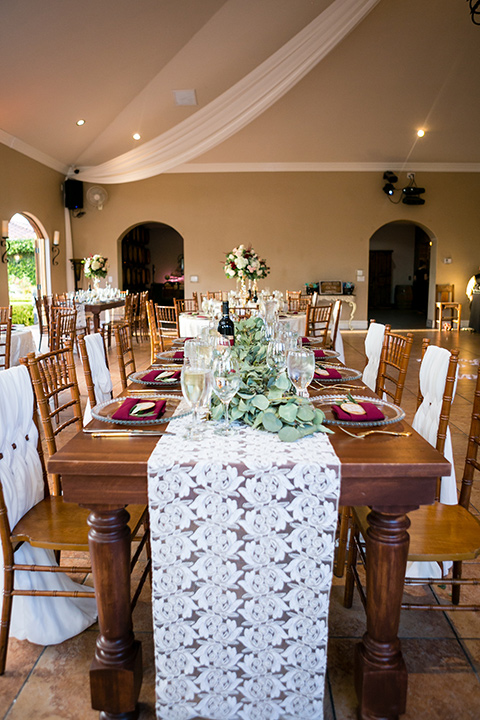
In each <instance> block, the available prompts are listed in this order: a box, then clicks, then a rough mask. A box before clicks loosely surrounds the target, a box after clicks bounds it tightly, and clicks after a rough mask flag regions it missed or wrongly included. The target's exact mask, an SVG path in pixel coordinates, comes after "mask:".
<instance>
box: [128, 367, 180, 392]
mask: <svg viewBox="0 0 480 720" xmlns="http://www.w3.org/2000/svg"><path fill="white" fill-rule="evenodd" d="M153 370H157V373H158V374H160V373H162V372H178V367H177V366H176V365H174V366H173V367H168V365H166V364H165V365H163V366H162V367H159V368H153ZM153 370H142V372H134V373H132V374H131V375H130V376H129V378H128V379H129V380H131V381H132V382H136V383H140V384H141V385H149V386H153V387H158V386H159V385H178V384H179V383H180V378H173V380H172V379H168V378H165V379H164V380H144V379H143V378H144V376H145V375H149V374H150V373H151V372H153Z"/></svg>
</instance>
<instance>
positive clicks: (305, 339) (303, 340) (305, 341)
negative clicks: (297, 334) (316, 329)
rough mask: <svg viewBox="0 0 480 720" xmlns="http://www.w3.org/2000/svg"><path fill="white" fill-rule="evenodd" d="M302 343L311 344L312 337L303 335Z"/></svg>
mask: <svg viewBox="0 0 480 720" xmlns="http://www.w3.org/2000/svg"><path fill="white" fill-rule="evenodd" d="M302 345H310V338H309V337H302Z"/></svg>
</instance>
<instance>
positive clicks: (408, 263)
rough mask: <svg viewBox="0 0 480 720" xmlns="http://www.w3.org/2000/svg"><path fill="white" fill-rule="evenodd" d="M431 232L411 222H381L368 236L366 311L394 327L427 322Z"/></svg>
mask: <svg viewBox="0 0 480 720" xmlns="http://www.w3.org/2000/svg"><path fill="white" fill-rule="evenodd" d="M432 246H433V240H432V236H431V235H430V234H429V233H428V231H427V230H426V229H424V228H422V227H421V226H420V225H417V224H416V223H412V222H406V221H405V222H402V221H397V222H392V223H387V224H386V225H383V226H382V227H381V228H379V229H378V230H377V231H376V232H375V233H374V234H373V235H372V237H371V238H370V252H369V273H368V315H369V318H372V317H374V318H375V319H376V320H377V321H378V322H383V321H384V322H388V323H389V324H390V325H392V328H395V329H400V328H401V329H405V328H422V327H423V328H424V327H427V326H428V324H429V321H428V315H429V313H428V308H429V287H430V286H431V283H432V282H433V283H434V282H435V278H433V279H432V277H431V275H432V273H431V268H435V263H434V262H432Z"/></svg>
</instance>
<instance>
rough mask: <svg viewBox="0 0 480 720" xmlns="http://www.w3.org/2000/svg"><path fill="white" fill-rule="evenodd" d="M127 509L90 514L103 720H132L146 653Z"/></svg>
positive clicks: (93, 686)
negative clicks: (137, 617)
mask: <svg viewBox="0 0 480 720" xmlns="http://www.w3.org/2000/svg"><path fill="white" fill-rule="evenodd" d="M128 519H129V515H128V512H127V511H126V510H125V508H123V507H122V508H111V507H95V508H91V512H90V515H89V518H88V524H89V526H90V531H89V533H88V538H89V546H90V553H91V559H92V571H93V580H94V583H95V594H96V598H97V606H98V624H99V630H100V635H99V636H98V638H97V647H96V651H95V659H94V660H93V663H92V665H91V668H90V690H91V696H92V707H93V708H94V709H95V710H100V711H101V712H100V718H101V719H102V720H133V719H134V718H136V717H138V710H137V700H138V696H139V694H140V686H141V684H142V649H141V644H140V642H138V641H136V640H135V638H134V635H133V627H132V614H131V610H130V532H129V529H128V527H127V522H128Z"/></svg>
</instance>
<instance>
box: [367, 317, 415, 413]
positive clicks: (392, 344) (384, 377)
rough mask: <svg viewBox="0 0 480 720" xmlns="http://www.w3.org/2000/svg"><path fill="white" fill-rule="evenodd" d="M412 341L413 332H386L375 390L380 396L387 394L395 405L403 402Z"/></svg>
mask: <svg viewBox="0 0 480 720" xmlns="http://www.w3.org/2000/svg"><path fill="white" fill-rule="evenodd" d="M412 343H413V333H407V335H406V336H403V335H397V334H396V333H392V332H390V331H388V332H385V335H384V339H383V347H382V354H381V356H380V365H379V368H378V375H377V384H376V387H375V392H376V393H377V395H379V396H380V397H384V396H385V395H387V396H388V397H389V398H390V399H391V400H392V402H393V403H394V404H395V405H400V404H401V402H402V395H403V389H404V387H405V378H406V376H407V369H408V363H409V360H410V353H411V351H412Z"/></svg>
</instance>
